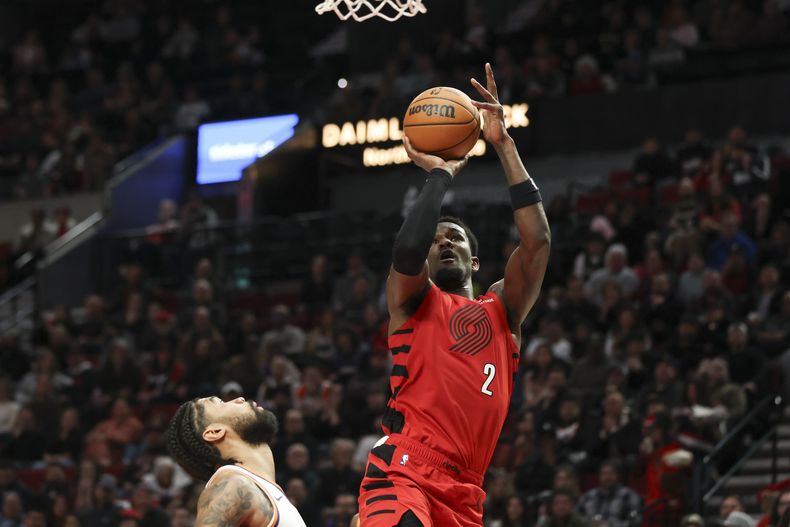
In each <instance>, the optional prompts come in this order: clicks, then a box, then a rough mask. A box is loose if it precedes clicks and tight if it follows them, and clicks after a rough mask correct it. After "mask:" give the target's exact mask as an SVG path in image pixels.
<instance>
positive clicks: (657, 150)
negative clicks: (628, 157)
mask: <svg viewBox="0 0 790 527" xmlns="http://www.w3.org/2000/svg"><path fill="white" fill-rule="evenodd" d="M633 171H634V176H635V177H634V182H635V183H636V184H638V185H645V186H647V187H649V188H651V189H652V188H653V186H654V185H655V184H656V183H657V182H658V181H660V180H662V179H665V178H671V177H672V176H674V167H673V165H672V161H671V160H670V158H669V155H668V154H667V153H666V152H665V151H664V150H663V149H662V148H661V145H660V144H659V142H658V140H657V139H656V138H654V137H651V138H649V139H646V140H645V142H644V144H643V145H642V152H641V153H640V154H639V155H638V156H637V157H636V159H635V160H634V168H633Z"/></svg>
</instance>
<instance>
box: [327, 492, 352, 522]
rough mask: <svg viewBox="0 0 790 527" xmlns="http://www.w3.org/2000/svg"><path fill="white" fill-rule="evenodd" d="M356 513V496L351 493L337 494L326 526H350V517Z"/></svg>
mask: <svg viewBox="0 0 790 527" xmlns="http://www.w3.org/2000/svg"><path fill="white" fill-rule="evenodd" d="M356 513H357V498H356V497H355V496H354V495H353V494H338V495H337V498H336V499H335V506H334V509H333V510H332V517H331V518H330V520H329V522H327V527H351V519H352V518H353V517H354V515H355V514H356Z"/></svg>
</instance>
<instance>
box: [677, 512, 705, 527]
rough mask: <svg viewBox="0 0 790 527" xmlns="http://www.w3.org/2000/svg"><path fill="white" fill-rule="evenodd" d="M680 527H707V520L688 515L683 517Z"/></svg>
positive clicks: (695, 515) (698, 516)
mask: <svg viewBox="0 0 790 527" xmlns="http://www.w3.org/2000/svg"><path fill="white" fill-rule="evenodd" d="M680 527H705V520H704V519H703V518H702V516H700V515H699V514H688V515H686V516H683V519H682V520H681V522H680Z"/></svg>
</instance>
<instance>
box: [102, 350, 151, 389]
mask: <svg viewBox="0 0 790 527" xmlns="http://www.w3.org/2000/svg"><path fill="white" fill-rule="evenodd" d="M130 347H131V345H130V343H129V341H128V340H126V339H124V338H117V339H115V340H114V341H113V342H112V344H111V346H110V349H109V350H108V352H107V357H106V359H105V361H104V364H103V365H102V367H101V369H100V370H99V372H98V378H97V386H98V388H99V389H100V390H101V391H102V394H103V395H105V396H106V397H108V398H110V399H115V398H117V397H124V398H132V397H134V396H136V395H137V392H138V391H139V390H140V387H141V386H142V372H141V370H140V367H139V366H138V365H137V364H136V362H135V360H134V355H133V352H132V350H131V349H130Z"/></svg>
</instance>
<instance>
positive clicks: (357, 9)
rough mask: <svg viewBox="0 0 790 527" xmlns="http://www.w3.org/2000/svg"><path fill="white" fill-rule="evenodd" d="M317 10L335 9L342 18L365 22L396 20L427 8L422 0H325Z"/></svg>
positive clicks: (326, 11)
mask: <svg viewBox="0 0 790 527" xmlns="http://www.w3.org/2000/svg"><path fill="white" fill-rule="evenodd" d="M315 11H316V13H318V14H319V15H323V14H324V13H328V12H330V11H334V12H335V14H336V15H337V16H338V17H339V18H340V20H348V19H349V18H353V19H354V20H356V21H357V22H363V21H365V20H367V19H369V18H373V17H379V18H383V19H384V20H386V21H388V22H394V21H396V20H397V19H399V18H400V17H402V16H414V15H418V14H421V13H425V11H426V9H425V6H424V5H423V4H422V0H323V1H322V2H321V3H320V4H318V5H317V6H316V8H315Z"/></svg>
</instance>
